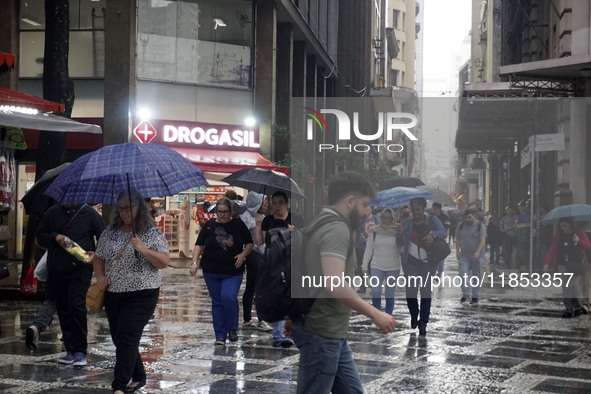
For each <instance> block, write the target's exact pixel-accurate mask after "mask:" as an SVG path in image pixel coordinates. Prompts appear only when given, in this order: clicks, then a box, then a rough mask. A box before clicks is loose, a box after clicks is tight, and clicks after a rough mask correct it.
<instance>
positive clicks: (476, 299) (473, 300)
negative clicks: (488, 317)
mask: <svg viewBox="0 0 591 394" xmlns="http://www.w3.org/2000/svg"><path fill="white" fill-rule="evenodd" d="M478 301H479V300H478V298H472V299H471V300H470V304H472V305H476V304H478Z"/></svg>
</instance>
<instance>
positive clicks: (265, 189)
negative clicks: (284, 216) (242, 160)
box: [222, 168, 305, 197]
mask: <svg viewBox="0 0 591 394" xmlns="http://www.w3.org/2000/svg"><path fill="white" fill-rule="evenodd" d="M240 171H242V173H241V174H240V175H239V176H235V174H232V175H230V176H227V177H225V178H224V179H222V182H226V183H228V184H230V185H232V186H238V187H242V188H244V189H247V190H251V191H255V192H257V193H261V194H265V195H269V194H273V193H275V192H278V191H283V192H285V193H287V194H290V193H291V194H292V195H297V196H301V197H305V196H304V192H303V191H302V189H300V187H299V186H298V184H297V183H295V181H294V180H293V179H291V178H290V177H288V176H287V175H285V174H283V173H281V172H277V171H272V170H263V169H261V168H248V169H245V170H240Z"/></svg>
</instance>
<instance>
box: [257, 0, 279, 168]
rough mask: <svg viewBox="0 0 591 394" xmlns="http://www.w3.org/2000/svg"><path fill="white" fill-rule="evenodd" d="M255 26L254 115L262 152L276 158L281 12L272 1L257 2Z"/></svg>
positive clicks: (266, 155)
mask: <svg viewBox="0 0 591 394" xmlns="http://www.w3.org/2000/svg"><path fill="white" fill-rule="evenodd" d="M255 12H256V18H255V20H256V26H255V30H256V33H255V37H256V42H255V53H256V55H255V56H256V57H255V69H254V112H255V114H256V117H257V119H258V121H259V133H260V136H259V140H260V145H261V148H260V151H261V154H262V155H263V156H265V157H272V153H271V152H273V139H272V138H271V130H272V128H273V124H274V123H275V99H276V96H275V79H276V65H275V64H276V61H275V59H276V38H277V11H276V8H275V3H274V2H272V1H262V2H257V5H256V11H255Z"/></svg>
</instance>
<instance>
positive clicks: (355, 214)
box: [349, 207, 363, 229]
mask: <svg viewBox="0 0 591 394" xmlns="http://www.w3.org/2000/svg"><path fill="white" fill-rule="evenodd" d="M362 219H363V216H362V215H361V214H360V213H359V210H358V209H357V207H355V208H353V210H351V213H350V214H349V220H350V221H351V227H352V228H354V229H355V228H357V227H359V225H360V224H361V220H362Z"/></svg>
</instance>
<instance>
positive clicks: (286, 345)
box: [281, 340, 293, 349]
mask: <svg viewBox="0 0 591 394" xmlns="http://www.w3.org/2000/svg"><path fill="white" fill-rule="evenodd" d="M292 346H293V341H290V340H285V341H283V342H281V347H282V348H284V349H289V348H290V347H292Z"/></svg>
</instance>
